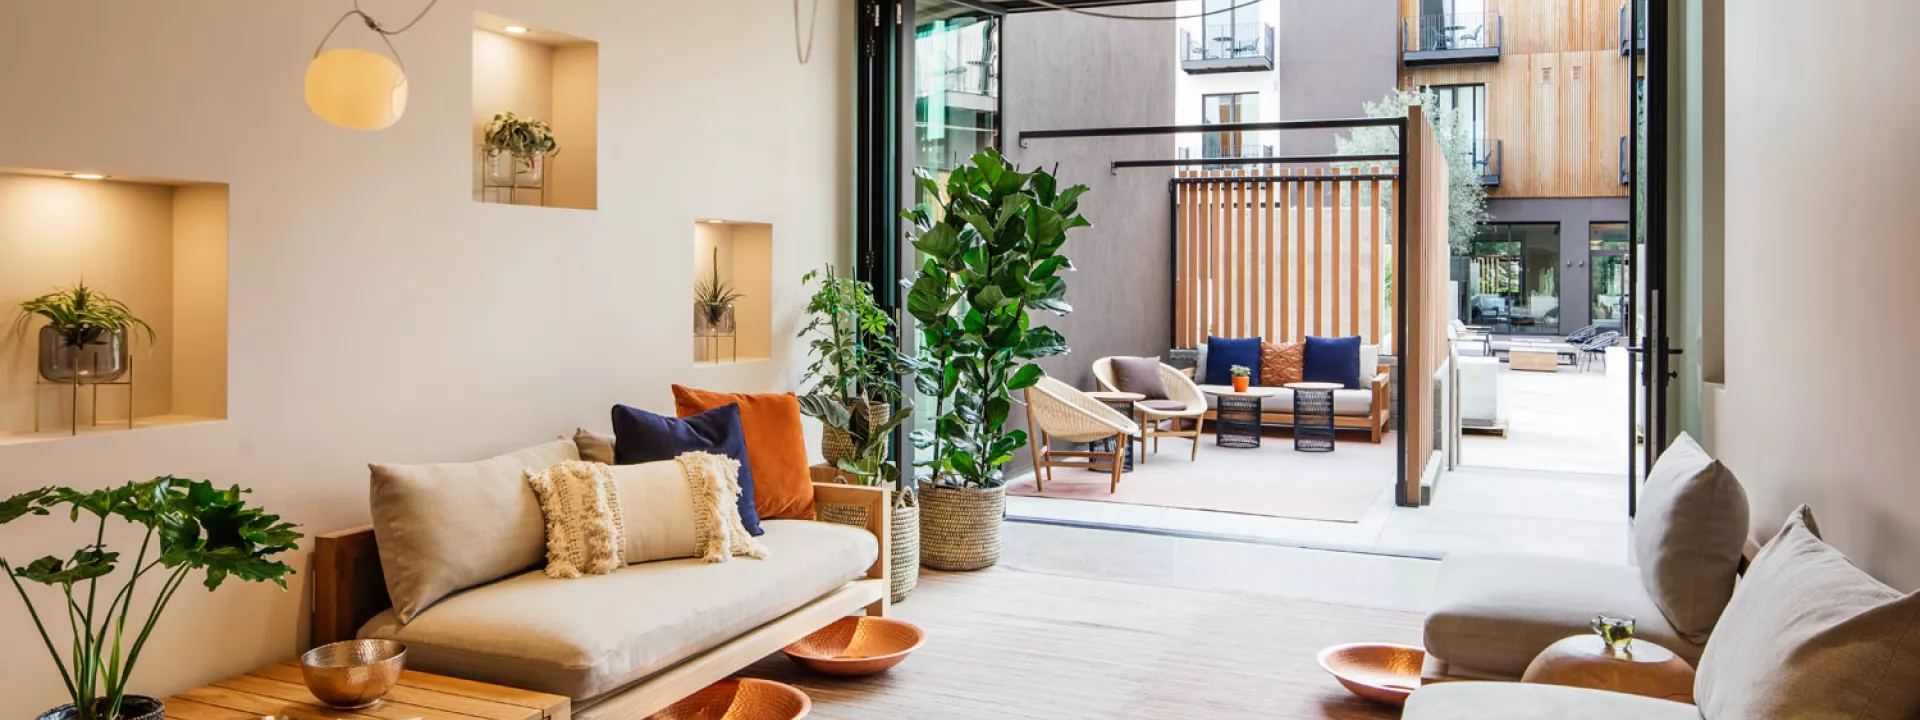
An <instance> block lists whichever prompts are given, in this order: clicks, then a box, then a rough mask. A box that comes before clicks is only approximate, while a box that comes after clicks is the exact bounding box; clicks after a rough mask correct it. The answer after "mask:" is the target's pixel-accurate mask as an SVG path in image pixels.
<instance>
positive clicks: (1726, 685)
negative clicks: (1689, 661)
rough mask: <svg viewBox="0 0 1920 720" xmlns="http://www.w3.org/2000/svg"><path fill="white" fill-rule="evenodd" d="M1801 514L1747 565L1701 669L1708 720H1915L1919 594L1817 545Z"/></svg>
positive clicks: (1700, 690)
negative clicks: (1884, 581) (1886, 582)
mask: <svg viewBox="0 0 1920 720" xmlns="http://www.w3.org/2000/svg"><path fill="white" fill-rule="evenodd" d="M1804 515H1805V508H1804V507H1802V508H1801V509H1800V511H1797V512H1795V513H1794V514H1793V516H1792V517H1790V518H1789V519H1788V520H1787V524H1786V527H1784V528H1783V529H1781V531H1780V534H1779V535H1776V536H1774V538H1773V540H1772V541H1771V542H1769V543H1767V546H1766V548H1765V549H1763V550H1761V551H1760V555H1759V557H1756V558H1754V561H1753V565H1752V567H1749V568H1748V569H1747V575H1746V578H1745V579H1744V580H1742V581H1741V583H1740V587H1739V589H1738V590H1737V591H1736V592H1735V593H1734V594H1733V601H1732V602H1730V603H1728V604H1727V610H1726V613H1725V614H1723V615H1722V616H1721V617H1720V627H1719V629H1718V630H1716V631H1714V633H1713V642H1711V643H1708V644H1707V652H1706V655H1705V657H1702V658H1701V659H1700V672H1699V675H1698V676H1696V677H1695V679H1694V690H1693V692H1694V697H1695V699H1696V701H1697V702H1699V704H1700V709H1701V711H1702V712H1703V713H1704V714H1705V715H1706V716H1707V717H1709V718H1715V719H1716V720H1718V719H1719V718H1727V719H1728V720H1732V719H1734V718H1738V719H1739V720H1776V719H1777V720H1786V719H1788V718H1791V719H1792V720H1842V719H1844V720H1913V719H1914V717H1916V716H1920V594H1902V593H1900V592H1899V591H1896V590H1894V589H1893V588H1890V587H1887V586H1886V585H1883V584H1881V583H1880V582H1879V581H1877V580H1875V579H1873V578H1872V577H1870V576H1868V575H1867V574H1866V573H1865V572H1862V571H1861V570H1860V569H1859V568H1856V567H1854V566H1853V564H1852V563H1850V562H1848V561H1847V558H1846V556H1844V555H1841V554H1840V551H1838V550H1835V549H1833V547H1832V546H1830V545H1827V544H1826V543H1825V542H1822V541H1821V540H1820V539H1819V538H1818V537H1815V536H1814V534H1813V532H1812V531H1811V529H1810V528H1809V527H1808V523H1807V521H1806V520H1804V519H1802V518H1803V516H1804Z"/></svg>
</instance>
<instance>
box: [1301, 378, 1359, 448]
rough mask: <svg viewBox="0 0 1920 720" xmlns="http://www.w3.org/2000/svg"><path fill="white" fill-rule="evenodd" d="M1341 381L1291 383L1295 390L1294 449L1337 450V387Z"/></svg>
mask: <svg viewBox="0 0 1920 720" xmlns="http://www.w3.org/2000/svg"><path fill="white" fill-rule="evenodd" d="M1343 387H1346V386H1344V385H1341V384H1339V383H1291V384H1289V385H1287V389H1288V390H1292V391H1293V449H1294V450H1295V451H1298V452H1333V391H1335V390H1339V389H1341V388H1343Z"/></svg>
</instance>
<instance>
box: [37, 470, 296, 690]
mask: <svg viewBox="0 0 1920 720" xmlns="http://www.w3.org/2000/svg"><path fill="white" fill-rule="evenodd" d="M246 492H247V491H246V490H242V489H240V488H239V487H233V488H229V489H226V490H221V489H219V488H215V487H214V486H213V485H212V484H211V483H207V482H202V481H190V480H182V479H179V478H174V477H160V478H154V479H152V480H147V481H144V482H133V483H127V484H125V485H121V486H119V487H111V488H105V489H101V490H94V491H91V492H81V491H78V490H74V489H72V488H65V487H53V488H40V489H38V490H30V491H27V492H24V493H21V494H19V495H15V496H13V497H11V498H7V499H6V500H5V501H0V525H5V524H7V523H11V522H13V521H15V520H18V519H20V518H22V517H26V516H28V515H49V514H51V513H52V512H53V511H55V510H61V511H62V512H63V514H65V515H67V516H68V518H69V519H70V520H71V521H72V522H76V523H77V522H81V520H82V518H83V517H84V518H86V519H87V520H88V521H91V522H93V524H94V527H93V528H92V530H93V542H92V543H90V544H88V545H86V546H84V547H81V548H80V549H79V550H76V551H74V553H73V555H72V556H70V557H68V558H67V559H65V560H62V559H60V558H58V557H55V556H52V555H49V556H47V557H43V558H40V559H38V560H34V561H32V562H29V563H27V564H26V565H21V566H16V565H14V564H12V563H11V562H9V561H8V560H6V559H4V558H0V572H5V573H6V575H7V579H8V580H9V581H10V582H12V584H13V588H14V590H15V591H16V592H18V593H19V594H20V600H21V601H22V602H24V603H26V606H27V614H28V615H29V616H30V617H32V618H33V624H34V628H35V629H36V630H38V631H39V639H40V641H41V642H42V643H43V644H45V645H46V648H47V652H48V653H49V654H51V655H52V656H53V662H54V665H55V666H57V667H58V668H59V670H60V679H61V680H62V681H63V682H64V683H65V684H66V690H67V696H68V697H69V698H71V699H72V704H70V705H66V706H62V707H59V708H55V709H54V710H51V711H49V712H48V713H46V714H45V715H42V716H41V717H42V719H43V720H120V719H121V718H139V719H141V720H146V719H147V718H155V719H157V718H159V717H161V715H162V714H164V712H165V709H164V708H163V707H162V706H161V704H160V702H159V701H158V700H155V699H153V698H150V697H144V696H139V695H129V694H127V683H128V680H129V679H130V678H131V677H132V676H133V670H134V666H135V664H136V663H138V662H139V661H140V653H141V651H142V650H144V649H145V648H146V645H147V640H148V638H149V637H150V636H151V635H152V633H153V628H154V626H155V625H156V624H157V623H158V622H159V621H160V614H161V613H162V612H164V611H165V610H166V609H167V605H168V604H169V603H171V602H172V601H173V597H174V593H176V592H178V591H179V590H180V586H181V585H183V584H185V583H186V581H187V579H188V578H189V577H190V576H192V575H193V574H194V573H195V572H199V573H201V574H202V576H203V579H202V584H204V585H205V586H206V588H207V589H208V590H214V589H217V588H219V587H220V585H221V584H222V583H224V582H225V581H226V579H227V578H228V577H235V578H239V579H241V580H245V581H249V582H272V583H276V584H278V585H279V586H280V587H281V588H282V589H285V588H286V586H287V582H286V577H287V576H288V575H291V574H293V568H292V567H290V566H288V565H287V564H286V563H283V562H280V561H278V560H275V559H273V556H275V555H279V554H281V553H284V552H287V551H289V550H294V549H296V548H297V547H298V546H297V545H296V544H295V543H296V541H298V540H299V539H300V533H299V532H297V531H296V530H295V526H294V525H292V524H290V523H285V522H281V521H280V516H278V515H269V514H267V513H266V512H264V511H262V510H260V509H258V508H253V507H248V506H247V504H246V502H245V500H244V499H243V498H242V495H244V494H245V493H246ZM108 518H119V519H120V520H122V521H125V522H128V523H131V524H133V525H135V526H138V527H141V528H144V529H145V531H146V532H145V534H144V535H143V536H142V538H141V541H140V551H139V552H138V553H137V554H135V555H134V558H133V563H132V564H131V565H127V566H126V568H127V572H126V579H125V583H124V584H123V585H121V586H120V588H119V590H117V591H116V590H114V589H113V588H112V587H111V585H109V586H108V587H101V581H102V580H108V579H110V576H112V575H113V574H114V572H115V570H117V569H119V568H120V561H121V555H120V553H118V552H114V551H111V550H108V549H107V546H106V544H105V543H106V533H107V520H108ZM149 575H152V576H154V579H152V580H150V581H148V582H147V583H146V584H145V586H144V587H145V588H146V589H147V591H148V592H139V589H140V588H141V587H143V585H142V582H141V581H142V580H143V579H146V578H147V577H148V576H149ZM23 580H24V581H27V582H29V583H38V584H40V585H45V586H48V587H52V588H57V589H59V591H60V594H61V597H60V598H59V600H60V608H59V609H57V610H53V611H52V613H53V614H52V615H49V616H44V617H43V616H42V615H41V609H42V608H40V607H38V606H36V605H35V604H34V602H33V598H32V596H31V595H29V594H28V592H27V588H26V586H25V585H23V584H22V583H21V581H23ZM156 583H157V586H156V585H155V584H156ZM149 598H150V599H149ZM103 600H104V601H105V605H104V606H103V605H102V604H101V601H103ZM136 605H145V606H146V611H145V612H144V614H136V613H135V606H136ZM62 611H64V614H65V615H66V617H67V622H68V623H69V626H70V631H69V633H68V635H69V636H68V637H62V638H61V640H60V641H59V642H55V641H54V639H53V633H52V632H50V631H49V630H48V627H47V626H48V622H49V621H52V619H53V618H55V617H58V615H59V614H62ZM130 623H131V624H130ZM130 629H131V630H132V632H131V634H130V633H129V630H130ZM13 637H15V638H19V639H21V641H22V642H30V641H28V640H25V639H24V638H23V637H22V636H21V635H19V634H16V635H13Z"/></svg>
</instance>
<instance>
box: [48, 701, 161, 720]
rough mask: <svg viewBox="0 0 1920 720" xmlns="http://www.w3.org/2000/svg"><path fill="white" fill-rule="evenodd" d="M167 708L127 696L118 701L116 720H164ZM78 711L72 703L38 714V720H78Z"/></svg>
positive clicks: (154, 702) (157, 703)
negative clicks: (117, 716) (118, 711)
mask: <svg viewBox="0 0 1920 720" xmlns="http://www.w3.org/2000/svg"><path fill="white" fill-rule="evenodd" d="M166 716H167V706H166V704H165V703H162V702H160V701H159V700H157V699H154V698H150V697H147V696H145V695H128V696H126V699H124V700H121V701H120V717H119V718H118V720H164V718H166ZM79 717H80V709H79V708H77V707H74V706H73V704H72V703H68V704H66V705H61V706H60V707H57V708H54V709H52V710H48V711H46V712H43V713H40V717H39V720H79Z"/></svg>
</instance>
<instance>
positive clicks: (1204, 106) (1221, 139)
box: [1200, 93, 1260, 158]
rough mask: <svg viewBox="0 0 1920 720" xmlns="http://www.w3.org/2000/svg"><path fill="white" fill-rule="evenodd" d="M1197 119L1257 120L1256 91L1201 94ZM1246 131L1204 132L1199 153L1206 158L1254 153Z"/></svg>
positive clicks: (1211, 121) (1210, 121)
mask: <svg viewBox="0 0 1920 720" xmlns="http://www.w3.org/2000/svg"><path fill="white" fill-rule="evenodd" d="M1200 102H1201V108H1200V122H1202V123H1206V124H1208V125H1216V124H1223V123H1245V122H1259V120H1260V94H1259V93H1233V94H1230V95H1204V96H1201V98H1200ZM1249 140H1250V138H1248V137H1247V133H1245V132H1241V131H1235V132H1217V133H1207V135H1206V138H1205V140H1204V141H1203V143H1204V144H1203V145H1202V146H1201V148H1200V156H1201V157H1208V158H1238V157H1256V156H1257V154H1253V155H1250V154H1248V153H1254V152H1255V148H1254V147H1253V145H1252V144H1251V143H1250V142H1248V141H1249Z"/></svg>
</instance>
